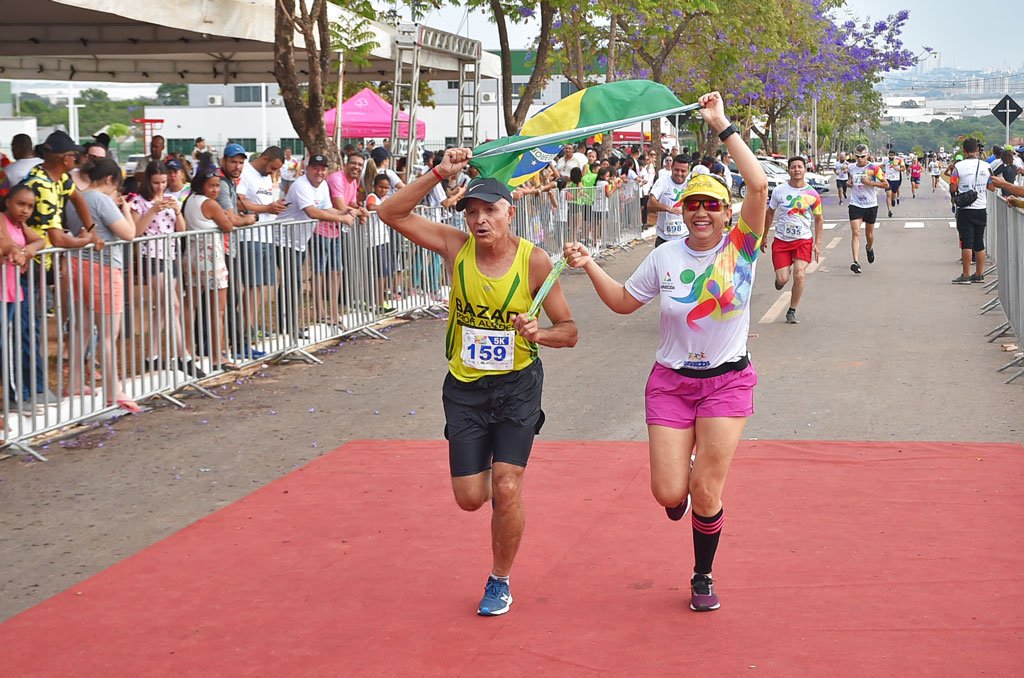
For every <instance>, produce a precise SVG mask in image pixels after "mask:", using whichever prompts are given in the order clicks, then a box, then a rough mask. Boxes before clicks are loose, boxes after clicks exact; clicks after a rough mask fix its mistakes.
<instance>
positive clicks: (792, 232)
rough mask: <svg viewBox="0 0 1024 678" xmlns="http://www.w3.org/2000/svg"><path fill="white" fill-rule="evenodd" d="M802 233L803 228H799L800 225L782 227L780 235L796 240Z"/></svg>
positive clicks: (784, 225)
mask: <svg viewBox="0 0 1024 678" xmlns="http://www.w3.org/2000/svg"><path fill="white" fill-rule="evenodd" d="M802 231H803V228H802V227H801V226H800V224H783V225H782V235H784V236H786V237H787V238H796V237H798V236H799V235H800V233H801V232H802Z"/></svg>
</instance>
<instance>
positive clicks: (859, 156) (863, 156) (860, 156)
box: [854, 153, 868, 158]
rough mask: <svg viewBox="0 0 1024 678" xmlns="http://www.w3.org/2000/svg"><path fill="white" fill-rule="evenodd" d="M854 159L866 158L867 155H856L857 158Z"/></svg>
mask: <svg viewBox="0 0 1024 678" xmlns="http://www.w3.org/2000/svg"><path fill="white" fill-rule="evenodd" d="M854 157H857V158H866V157H868V154H867V153H865V154H864V155H857V156H854Z"/></svg>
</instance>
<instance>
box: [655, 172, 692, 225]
mask: <svg viewBox="0 0 1024 678" xmlns="http://www.w3.org/2000/svg"><path fill="white" fill-rule="evenodd" d="M685 188H686V182H685V181H684V182H683V183H681V184H677V183H676V182H674V181H672V174H671V172H670V173H669V174H667V175H666V176H665V177H664V178H661V179H658V180H657V181H656V182H655V183H654V186H653V188H651V196H652V197H653V198H654V199H655V200H657V201H658V202H659V203H661V204H662V205H665V206H666V207H681V206H682V204H683V190H684V189H685ZM655 231H656V232H657V234H658V237H660V238H661V239H662V240H675V239H676V238H682V237H684V236H686V235H688V234H689V229H687V228H686V224H685V223H684V222H683V217H682V215H680V214H672V213H671V212H658V225H657V227H656V228H655Z"/></svg>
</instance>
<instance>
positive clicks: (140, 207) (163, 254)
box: [131, 195, 178, 259]
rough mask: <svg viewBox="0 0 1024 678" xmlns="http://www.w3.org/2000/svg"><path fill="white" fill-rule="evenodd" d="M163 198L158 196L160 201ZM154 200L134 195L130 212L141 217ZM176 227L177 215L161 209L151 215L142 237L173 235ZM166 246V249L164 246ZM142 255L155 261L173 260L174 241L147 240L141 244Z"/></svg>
mask: <svg viewBox="0 0 1024 678" xmlns="http://www.w3.org/2000/svg"><path fill="white" fill-rule="evenodd" d="M163 199H164V196H163V195H161V196H160V200H163ZM155 202H156V200H155V199H154V200H146V199H145V198H143V197H142V195H136V196H135V197H134V198H133V199H132V201H131V208H132V211H133V212H135V213H136V214H138V215H140V216H141V215H143V214H145V213H146V212H148V211H149V210H150V209H151V208H152V207H153V203H155ZM177 226H178V215H177V214H176V213H175V212H174V210H172V209H163V210H160V211H159V212H157V213H156V214H155V215H153V219H152V221H150V222H149V226H146V232H145V233H143V235H167V234H169V233H174V231H175V230H176V229H177ZM165 244H166V247H165V246H164V245H165ZM142 255H143V256H145V257H153V258H156V259H174V257H175V247H174V240H168V241H167V242H166V243H165V242H164V240H163V239H160V240H149V241H147V242H145V243H142Z"/></svg>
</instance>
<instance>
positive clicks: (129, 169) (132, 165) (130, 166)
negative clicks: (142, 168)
mask: <svg viewBox="0 0 1024 678" xmlns="http://www.w3.org/2000/svg"><path fill="white" fill-rule="evenodd" d="M144 162H146V155H145V154H143V153H139V154H136V155H129V156H128V160H127V161H126V162H125V163H124V173H125V176H131V175H132V174H135V172H136V171H138V168H139V163H144Z"/></svg>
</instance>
